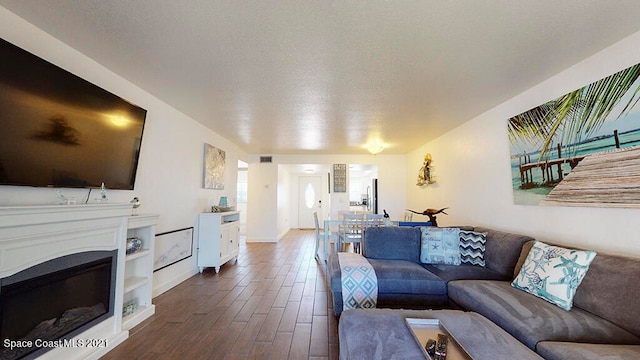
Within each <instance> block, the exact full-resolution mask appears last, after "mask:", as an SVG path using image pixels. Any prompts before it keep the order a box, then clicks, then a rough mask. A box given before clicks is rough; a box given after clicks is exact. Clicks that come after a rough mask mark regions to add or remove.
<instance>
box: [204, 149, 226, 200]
mask: <svg viewBox="0 0 640 360" xmlns="http://www.w3.org/2000/svg"><path fill="white" fill-rule="evenodd" d="M225 158H226V154H225V152H224V150H220V149H218V148H217V147H215V146H212V145H209V144H204V166H203V167H204V169H203V174H204V179H203V187H204V188H205V189H214V190H224V167H225V162H226V161H225Z"/></svg>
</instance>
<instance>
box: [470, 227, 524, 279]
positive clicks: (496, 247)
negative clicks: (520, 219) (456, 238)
mask: <svg viewBox="0 0 640 360" xmlns="http://www.w3.org/2000/svg"><path fill="white" fill-rule="evenodd" d="M473 231H476V232H486V233H487V243H486V244H485V249H486V250H485V253H484V261H485V263H486V265H485V267H487V268H489V269H492V270H495V271H497V272H499V273H501V274H504V275H506V276H510V277H513V268H514V267H515V265H516V262H517V261H518V257H519V256H520V251H521V250H522V244H524V243H526V242H527V241H531V240H533V238H532V237H530V236H525V235H518V234H513V233H508V232H503V231H498V230H493V229H489V228H483V227H476V228H475V229H474V230H473Z"/></svg>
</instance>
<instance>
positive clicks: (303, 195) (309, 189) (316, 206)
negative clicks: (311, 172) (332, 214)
mask: <svg viewBox="0 0 640 360" xmlns="http://www.w3.org/2000/svg"><path fill="white" fill-rule="evenodd" d="M321 200H322V176H300V177H298V228H300V229H315V227H316V225H315V223H314V222H313V212H314V211H317V212H318V214H320V213H321V211H320V205H321V204H322V202H321ZM320 221H322V220H320Z"/></svg>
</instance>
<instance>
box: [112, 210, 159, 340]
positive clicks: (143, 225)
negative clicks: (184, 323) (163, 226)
mask: <svg viewBox="0 0 640 360" xmlns="http://www.w3.org/2000/svg"><path fill="white" fill-rule="evenodd" d="M157 222H158V215H136V216H130V217H129V221H128V226H127V238H131V237H136V238H138V239H140V240H141V241H142V248H141V249H140V251H138V252H136V253H133V254H128V255H126V256H125V265H124V274H125V275H124V290H123V294H124V299H123V304H127V302H129V301H132V302H134V303H135V305H136V307H135V311H134V312H133V313H132V314H128V315H126V316H125V317H124V318H123V319H122V328H123V329H125V330H129V329H131V328H132V327H134V326H136V325H138V324H139V323H140V322H142V320H144V319H146V318H148V317H149V316H151V315H153V314H154V313H155V305H153V304H152V303H151V294H152V290H153V245H154V243H155V235H156V234H155V227H156V223H157ZM120 311H122V310H120Z"/></svg>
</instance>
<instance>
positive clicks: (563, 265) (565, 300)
mask: <svg viewBox="0 0 640 360" xmlns="http://www.w3.org/2000/svg"><path fill="white" fill-rule="evenodd" d="M594 257H596V252H595V251H591V250H571V249H565V248H561V247H557V246H551V245H547V244H545V243H542V242H539V241H536V242H535V243H534V244H533V247H532V248H531V251H529V255H527V258H526V259H525V261H524V264H523V265H522V269H521V270H520V273H518V276H516V278H515V279H514V280H513V282H512V283H511V285H512V286H513V287H515V288H517V289H520V290H524V291H526V292H528V293H530V294H533V295H535V296H537V297H539V298H542V299H544V300H547V301H548V302H550V303H552V304H555V305H558V306H559V307H561V308H562V309H565V310H567V311H568V310H571V307H572V306H573V295H575V293H576V289H577V288H578V285H580V283H581V282H582V279H583V278H584V276H585V274H586V273H587V270H589V265H591V261H593V258H594Z"/></svg>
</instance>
